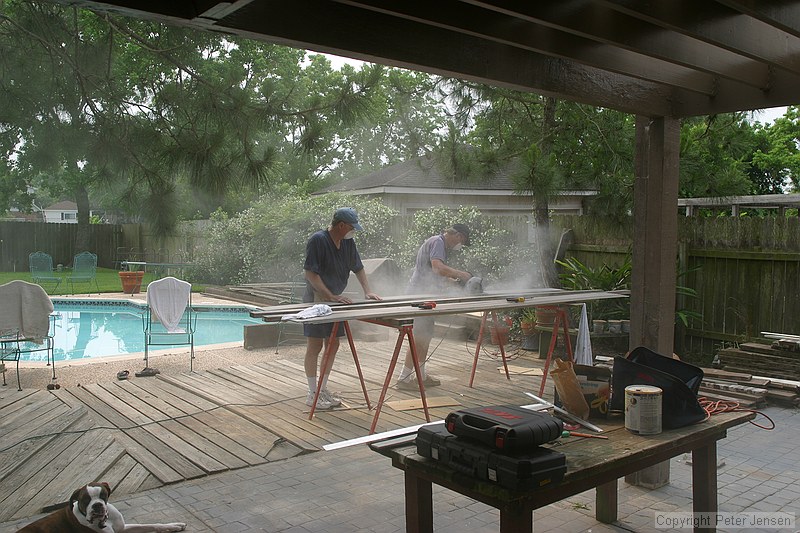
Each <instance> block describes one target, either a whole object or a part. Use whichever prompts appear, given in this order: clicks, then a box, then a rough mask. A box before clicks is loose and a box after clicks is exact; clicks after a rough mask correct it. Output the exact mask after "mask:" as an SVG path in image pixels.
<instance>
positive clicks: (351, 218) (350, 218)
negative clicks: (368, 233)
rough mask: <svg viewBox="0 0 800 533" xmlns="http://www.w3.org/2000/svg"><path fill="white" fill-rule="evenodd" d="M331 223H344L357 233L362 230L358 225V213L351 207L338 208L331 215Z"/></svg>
mask: <svg viewBox="0 0 800 533" xmlns="http://www.w3.org/2000/svg"><path fill="white" fill-rule="evenodd" d="M333 221H334V222H339V221H341V222H346V223H348V224H350V225H351V226H353V227H354V228H355V229H357V230H358V231H361V230H362V229H364V228H362V227H361V224H359V223H358V213H356V210H355V209H353V208H352V207H340V208H339V209H337V210H336V212H335V213H334V214H333Z"/></svg>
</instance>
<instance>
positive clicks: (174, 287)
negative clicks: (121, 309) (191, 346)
mask: <svg viewBox="0 0 800 533" xmlns="http://www.w3.org/2000/svg"><path fill="white" fill-rule="evenodd" d="M191 293H192V284H191V283H189V282H187V281H183V280H180V279H177V278H173V277H171V276H169V277H166V278H162V279H160V280H158V281H153V282H151V283H150V285H148V286H147V305H149V306H150V311H151V312H152V313H153V314H154V315H155V316H156V318H158V321H159V322H161V324H162V325H163V326H164V328H165V329H166V330H167V332H168V333H185V330H184V329H183V328H179V327H178V324H180V321H181V317H182V316H183V313H184V311H186V307H187V306H188V305H189V295H190V294H191Z"/></svg>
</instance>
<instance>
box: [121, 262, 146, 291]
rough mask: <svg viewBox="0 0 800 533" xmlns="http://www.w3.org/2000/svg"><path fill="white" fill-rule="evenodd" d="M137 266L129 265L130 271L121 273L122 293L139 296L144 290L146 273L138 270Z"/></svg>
mask: <svg viewBox="0 0 800 533" xmlns="http://www.w3.org/2000/svg"><path fill="white" fill-rule="evenodd" d="M137 268H138V267H137V266H132V265H128V270H121V271H120V272H119V280H120V282H122V292H123V293H125V294H131V295H133V294H137V293H138V292H139V291H140V290H141V289H142V280H143V279H144V271H143V270H137Z"/></svg>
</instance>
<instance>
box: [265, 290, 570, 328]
mask: <svg viewBox="0 0 800 533" xmlns="http://www.w3.org/2000/svg"><path fill="white" fill-rule="evenodd" d="M562 292H564V290H563V289H553V288H542V289H521V290H519V291H485V292H483V293H481V294H471V295H462V296H449V295H438V296H436V295H430V294H405V295H401V296H389V297H387V298H383V299H382V300H362V301H358V302H353V303H350V304H346V303H341V302H318V303H324V304H325V305H328V306H329V307H330V308H331V309H335V310H336V311H351V310H354V309H380V308H391V307H408V306H411V305H413V304H415V303H419V302H430V301H432V302H436V303H437V305H438V304H442V303H453V302H477V301H486V300H496V299H498V298H503V299H505V298H512V297H513V298H520V297H522V298H526V299H527V298H533V297H541V296H545V295H550V294H559V293H562ZM572 292H577V291H572ZM309 305H310V304H309V303H308V302H305V303H302V302H301V303H294V304H282V305H272V306H269V307H263V308H261V309H258V310H254V311H251V312H250V316H251V317H254V318H264V319H268V320H275V319H278V320H280V318H281V316H283V315H286V314H291V313H297V312H299V311H302V310H303V309H306V308H308V307H309Z"/></svg>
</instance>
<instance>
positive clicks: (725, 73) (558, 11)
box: [52, 0, 800, 117]
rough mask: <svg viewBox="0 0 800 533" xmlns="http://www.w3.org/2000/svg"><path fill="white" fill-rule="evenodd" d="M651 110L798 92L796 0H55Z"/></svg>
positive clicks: (739, 105) (765, 103)
mask: <svg viewBox="0 0 800 533" xmlns="http://www.w3.org/2000/svg"><path fill="white" fill-rule="evenodd" d="M52 1H55V2H58V3H61V4H64V5H71V6H83V7H88V8H91V9H95V10H99V11H109V12H112V13H121V14H125V15H131V16H134V17H139V18H151V19H155V20H159V21H162V22H167V23H171V24H179V25H185V26H190V27H194V28H197V29H202V30H209V31H218V32H221V33H223V34H234V35H240V36H243V37H248V38H252V39H260V40H264V41H268V42H273V43H278V44H284V45H288V46H294V47H297V48H304V49H309V50H314V51H317V52H324V53H331V54H337V55H342V56H346V57H352V58H355V59H361V60H364V61H370V62H374V63H382V64H385V65H392V66H397V67H404V68H410V69H414V70H421V71H424V72H431V73H434V74H441V75H444V76H449V77H460V78H464V79H469V80H474V81H479V82H484V83H490V84H494V85H501V86H505V87H511V88H515V89H520V90H524V91H531V92H535V93H538V94H544V95H548V96H555V97H557V98H564V99H567V100H572V101H578V102H582V103H587V104H591V105H596V106H601V107H606V108H612V109H617V110H620V111H624V112H627V113H634V114H638V115H643V116H650V117H653V116H671V117H685V116H694V115H711V114H715V113H723V112H730V111H741V110H747V109H762V108H768V107H777V106H785V105H792V104H797V103H798V102H800V92H798V90H797V88H798V87H799V86H800V0H780V1H777V0H776V1H769V2H764V1H760V2H759V1H757V0H702V1H697V0H653V1H648V2H644V1H640V0H574V1H570V2H564V1H563V0H537V1H535V2H531V1H524V0H516V1H514V0H481V1H477V0H469V1H458V0H436V1H433V2H432V1H422V0H292V1H291V2H267V1H253V0H237V1H235V2H222V1H219V0H171V1H169V2H164V1H163V0H105V1H96V0H52Z"/></svg>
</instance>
